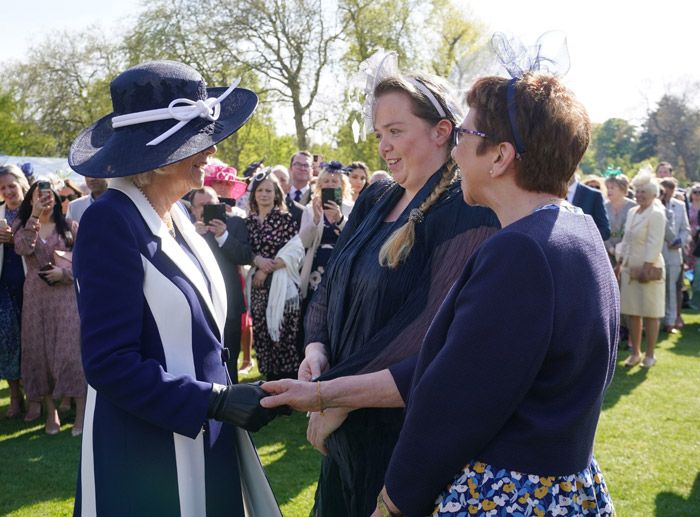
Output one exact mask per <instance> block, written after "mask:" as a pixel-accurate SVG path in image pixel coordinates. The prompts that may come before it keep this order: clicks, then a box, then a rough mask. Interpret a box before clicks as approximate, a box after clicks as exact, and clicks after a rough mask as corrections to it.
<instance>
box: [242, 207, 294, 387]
mask: <svg viewBox="0 0 700 517" xmlns="http://www.w3.org/2000/svg"><path fill="white" fill-rule="evenodd" d="M246 225H247V227H248V236H249V238H250V246H251V249H252V251H253V254H254V255H260V256H262V257H264V258H270V259H273V258H275V256H276V255H277V252H279V250H280V249H282V247H283V246H284V245H285V244H287V242H289V240H290V239H291V238H292V237H294V236H295V235H296V234H297V231H298V228H297V225H296V223H295V222H294V220H293V219H292V216H291V215H290V214H288V213H286V212H285V213H283V212H280V210H279V209H278V208H275V209H273V210H272V212H270V213H269V214H268V215H267V217H266V218H265V219H264V220H263V221H262V222H261V221H259V220H258V219H257V217H256V216H255V215H253V214H251V215H250V216H248V218H247V219H246ZM271 279H272V275H268V277H267V280H266V282H265V286H264V287H260V288H258V287H254V286H252V285H251V289H250V312H251V315H252V317H253V349H254V350H255V354H256V356H257V359H258V367H259V369H260V372H261V373H263V374H265V375H266V377H267V378H268V380H271V379H275V378H281V377H286V376H293V377H294V378H296V372H297V370H298V369H299V364H300V363H301V357H300V355H299V350H298V347H297V339H298V335H299V328H300V325H301V309H300V308H299V307H296V308H295V307H286V308H285V312H284V318H283V321H282V329H281V331H280V339H279V341H277V342H275V341H272V338H271V337H270V334H269V333H268V332H267V320H266V318H265V312H266V310H267V300H268V296H269V293H270V282H271Z"/></svg>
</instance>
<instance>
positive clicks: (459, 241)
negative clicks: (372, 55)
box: [273, 73, 498, 517]
mask: <svg viewBox="0 0 700 517" xmlns="http://www.w3.org/2000/svg"><path fill="white" fill-rule="evenodd" d="M370 93H372V94H373V96H371V101H370V108H371V122H372V125H373V128H374V129H373V132H374V135H375V137H376V138H377V142H378V146H379V153H380V155H381V157H382V158H383V159H384V160H385V162H386V164H387V167H388V169H389V171H390V172H391V174H392V176H393V178H394V180H395V182H389V181H384V182H379V183H376V184H374V185H372V186H370V187H368V188H367V190H366V192H364V193H363V194H362V196H361V197H360V198H359V199H358V202H357V203H356V204H355V208H354V209H353V212H352V214H351V216H350V218H349V221H348V223H347V225H346V226H345V228H344V230H343V232H342V233H341V235H340V238H339V240H338V242H337V244H336V247H335V251H334V255H333V257H331V259H330V262H329V265H328V268H327V270H326V272H325V274H324V278H323V281H322V282H321V284H320V285H319V288H318V290H317V291H316V293H315V295H314V297H313V298H312V300H311V302H310V304H309V307H308V310H307V317H306V327H305V332H306V349H305V354H306V355H305V359H304V361H303V363H302V365H301V367H300V369H299V378H300V379H302V380H311V379H316V378H319V376H320V378H322V379H330V378H335V377H338V376H341V375H349V374H357V373H364V372H374V371H379V370H382V369H384V368H386V367H387V366H389V365H393V364H396V363H399V362H401V361H402V360H404V359H406V358H409V357H411V356H413V355H415V353H416V352H417V351H418V349H419V347H420V344H421V341H422V339H423V336H424V334H425V332H426V330H427V328H428V325H429V323H430V321H431V319H432V318H433V316H434V314H435V312H436V310H437V308H438V306H439V304H440V303H441V302H442V300H443V299H444V297H445V296H446V294H447V292H448V290H449V288H450V286H451V285H452V283H453V282H454V280H455V279H456V277H457V274H458V272H459V270H460V269H461V268H462V267H463V265H464V263H465V262H466V261H467V259H468V258H469V256H470V255H471V253H472V252H473V251H474V250H475V249H476V248H477V246H479V244H481V242H483V241H484V240H485V239H486V238H487V237H488V236H490V235H491V234H493V233H494V232H495V231H496V230H497V228H498V222H497V220H496V219H495V217H494V214H493V213H492V212H491V211H490V210H488V209H485V208H479V207H469V206H467V205H465V204H464V203H463V202H462V192H461V188H460V185H459V181H458V178H457V176H458V171H457V168H456V166H455V164H454V162H453V161H452V160H451V159H450V150H451V148H452V133H453V128H454V127H455V125H456V124H457V123H458V122H459V117H460V115H459V114H458V110H457V109H456V107H455V106H456V103H453V102H451V97H450V95H449V92H448V89H447V87H446V86H445V85H444V84H443V82H442V81H440V80H438V79H437V78H429V77H423V76H420V77H415V76H406V75H403V74H400V73H395V74H393V75H391V76H387V77H385V78H383V79H382V80H380V81H378V84H376V86H375V87H374V88H373V91H372V92H370ZM273 384H274V383H273ZM402 422H403V411H402V410H401V409H361V410H357V411H353V412H352V413H350V412H349V410H345V409H343V408H337V409H333V410H329V411H326V412H325V414H323V415H321V414H319V413H314V414H312V415H311V420H310V423H309V429H308V437H309V440H310V441H311V443H312V444H313V445H314V446H315V447H316V448H317V449H319V450H320V451H321V452H322V453H323V454H325V455H326V457H325V458H324V461H323V464H322V467H321V476H320V479H319V484H318V489H317V492H316V501H315V506H314V510H313V511H312V515H320V516H333V517H342V516H363V517H366V516H367V515H369V514H370V513H371V512H372V510H373V509H374V506H375V498H376V494H377V493H379V490H380V489H381V487H382V485H383V479H384V472H385V470H386V467H387V465H388V462H389V458H390V457H391V452H392V450H393V447H394V445H395V443H396V440H397V438H398V434H399V430H400V429H401V425H402ZM331 433H332V434H331ZM329 435H330V436H329Z"/></svg>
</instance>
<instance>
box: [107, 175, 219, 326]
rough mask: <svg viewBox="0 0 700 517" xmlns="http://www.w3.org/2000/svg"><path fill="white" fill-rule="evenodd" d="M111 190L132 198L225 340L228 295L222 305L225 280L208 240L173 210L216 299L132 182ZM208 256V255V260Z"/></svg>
mask: <svg viewBox="0 0 700 517" xmlns="http://www.w3.org/2000/svg"><path fill="white" fill-rule="evenodd" d="M109 188H112V189H115V190H118V191H120V192H122V193H124V194H125V195H126V196H128V197H129V199H131V201H132V202H133V203H134V205H136V208H137V209H138V211H139V212H140V214H141V217H143V219H144V221H146V224H147V225H148V228H149V229H150V231H151V233H152V234H153V235H154V236H155V237H158V239H160V249H161V251H162V252H163V253H165V255H167V256H168V258H169V259H170V260H172V261H173V263H174V264H175V266H177V268H178V269H179V270H180V271H182V273H183V274H184V275H185V276H186V277H187V279H188V280H189V281H190V282H192V285H194V287H195V288H196V289H197V291H198V292H199V294H200V296H201V298H202V300H204V304H205V305H206V307H207V310H208V311H209V313H210V314H211V315H212V317H213V318H214V320H215V321H216V324H217V327H218V330H219V335H220V336H222V337H223V328H224V322H225V320H226V303H225V298H226V296H225V293H224V294H223V299H224V302H223V303H222V302H221V298H222V291H223V290H224V288H223V277H222V276H221V271H219V270H218V267H216V268H213V267H212V261H213V263H214V266H215V265H216V262H215V259H214V256H213V255H212V253H211V251H210V250H209V247H208V245H207V243H206V242H205V241H204V239H202V238H201V237H200V236H199V235H197V232H195V230H194V227H193V226H192V223H190V222H189V220H187V218H186V217H185V214H184V213H183V212H182V209H181V208H180V207H179V206H177V205H175V206H173V207H172V208H171V209H170V215H171V216H172V218H173V222H174V224H175V225H176V226H177V228H178V230H179V231H180V233H181V234H182V235H183V237H184V239H185V242H187V244H188V245H189V246H190V249H191V250H192V252H193V253H194V254H195V255H196V256H197V258H198V259H199V260H200V263H201V265H202V269H204V271H205V273H206V275H207V277H208V278H209V281H210V284H211V289H212V295H213V296H212V295H210V294H209V289H208V288H207V283H206V281H205V279H204V277H203V276H202V273H201V271H200V270H199V268H198V267H197V266H196V265H195V264H194V263H193V262H192V260H191V259H190V258H189V257H188V256H187V254H186V253H185V252H184V251H183V249H182V248H181V247H180V245H179V244H178V243H177V241H176V240H175V239H174V238H173V237H172V235H170V232H168V228H167V227H166V226H165V223H164V222H163V221H162V220H161V218H160V217H159V216H158V214H157V213H156V211H155V210H154V209H153V207H152V206H151V204H150V203H149V202H148V199H146V196H144V195H143V193H142V192H141V191H140V190H139V189H138V188H137V187H136V186H135V185H134V184H133V183H132V182H131V181H129V180H128V179H125V178H115V179H113V180H112V182H111V183H110V186H109ZM203 250H204V251H203ZM206 252H208V256H207V254H206ZM212 298H213V299H212Z"/></svg>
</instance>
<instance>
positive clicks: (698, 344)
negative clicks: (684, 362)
mask: <svg viewBox="0 0 700 517" xmlns="http://www.w3.org/2000/svg"><path fill="white" fill-rule="evenodd" d="M668 350H669V351H670V352H672V353H674V354H678V355H685V356H690V357H700V324H698V323H690V324H686V325H685V326H684V327H683V332H682V333H681V335H680V337H679V338H678V339H676V341H675V342H674V343H673V344H672V345H671V346H670V347H669V349H668Z"/></svg>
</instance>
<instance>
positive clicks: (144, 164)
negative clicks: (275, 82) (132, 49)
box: [68, 61, 258, 178]
mask: <svg viewBox="0 0 700 517" xmlns="http://www.w3.org/2000/svg"><path fill="white" fill-rule="evenodd" d="M237 85H238V82H237V81H236V82H234V84H232V85H231V86H230V87H229V88H225V87H224V88H207V86H206V84H205V82H204V80H203V79H202V76H201V75H200V74H199V73H198V72H197V71H196V70H194V69H193V68H192V67H190V66H187V65H185V64H183V63H178V62H176V61H149V62H147V63H142V64H140V65H137V66H135V67H133V68H130V69H128V70H127V71H125V72H123V73H122V74H120V75H118V76H117V77H116V78H115V79H114V80H113V81H112V83H111V85H110V92H111V94H112V107H113V110H114V111H113V113H110V114H109V115H107V116H106V117H103V118H101V119H100V120H98V121H97V122H95V123H94V124H93V125H91V126H90V127H89V128H87V129H85V130H84V131H83V132H82V133H80V135H78V137H77V138H76V139H75V141H74V142H73V145H72V146H71V149H70V153H69V155H68V164H69V165H70V166H71V168H72V169H73V170H75V171H76V172H77V173H78V174H82V175H83V176H90V177H93V178H116V177H120V176H130V175H132V174H138V173H141V172H146V171H150V170H153V169H157V168H158V167H163V166H165V165H170V164H171V163H175V162H178V161H180V160H184V159H185V158H187V157H189V156H192V155H194V154H197V153H199V152H201V151H204V150H205V149H208V148H209V147H211V146H212V145H214V144H216V143H218V142H220V141H221V140H223V139H224V138H226V137H228V136H231V135H232V134H233V133H235V132H236V131H237V130H238V129H239V128H240V127H241V126H242V125H243V124H245V122H246V121H247V120H248V119H249V118H250V116H251V115H252V114H253V112H254V111H255V108H256V107H257V105H258V96H257V95H256V94H255V93H253V92H252V91H250V90H246V89H244V88H238V87H237Z"/></svg>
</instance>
